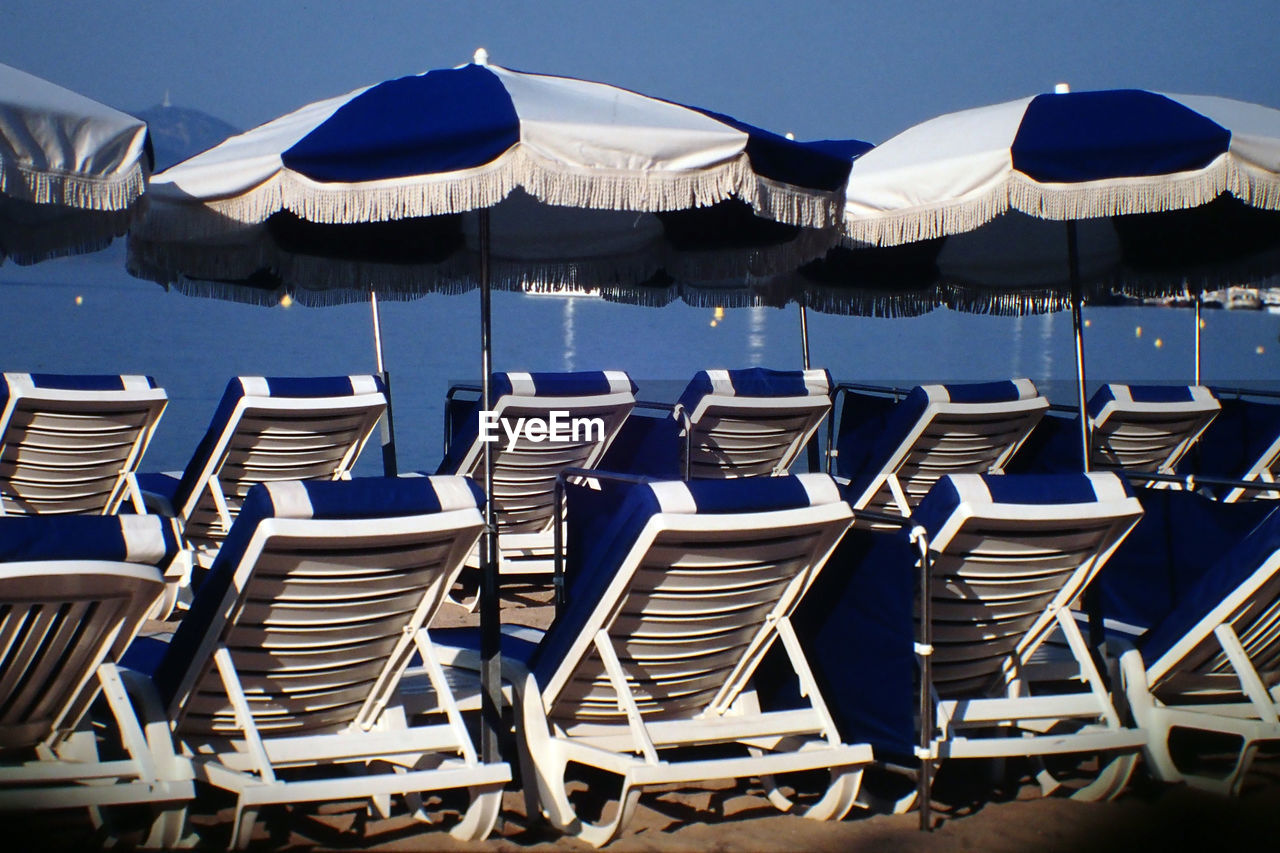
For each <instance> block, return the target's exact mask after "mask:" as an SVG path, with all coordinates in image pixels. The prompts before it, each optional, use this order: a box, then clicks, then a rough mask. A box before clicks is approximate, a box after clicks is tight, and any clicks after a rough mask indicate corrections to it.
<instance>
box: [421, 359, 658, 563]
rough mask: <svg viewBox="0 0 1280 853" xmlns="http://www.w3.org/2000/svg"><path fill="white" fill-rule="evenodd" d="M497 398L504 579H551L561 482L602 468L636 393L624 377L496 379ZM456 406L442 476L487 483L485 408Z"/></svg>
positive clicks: (496, 493) (496, 466)
mask: <svg viewBox="0 0 1280 853" xmlns="http://www.w3.org/2000/svg"><path fill="white" fill-rule="evenodd" d="M490 393H491V396H490V399H491V405H492V407H493V408H492V410H491V416H492V418H493V421H494V425H493V427H492V429H491V431H490V433H489V434H490V435H491V436H492V437H493V440H492V443H491V445H490V453H491V454H492V458H493V495H491V496H490V497H491V498H492V500H493V504H494V515H495V517H496V518H497V522H498V548H499V563H498V568H499V571H500V572H501V573H503V574H550V573H551V571H552V568H553V566H552V553H553V551H554V548H555V543H554V531H553V520H552V515H553V511H552V509H553V506H552V505H553V501H554V496H555V483H556V477H557V476H558V475H559V474H560V472H561V471H563V470H565V469H566V468H593V467H595V465H596V464H597V463H598V462H599V461H600V459H601V457H602V456H603V455H604V453H605V451H606V450H607V449H608V447H609V444H610V443H611V442H612V441H613V439H614V437H615V436H617V434H618V430H619V429H620V428H621V426H622V424H623V422H624V421H625V420H626V419H627V417H628V416H629V415H630V414H631V410H632V409H633V408H634V407H635V403H636V386H635V383H633V382H632V381H631V379H630V377H628V376H627V374H625V373H623V372H622V371H618V370H606V371H581V372H576V373H495V374H493V377H492V380H491V384H490ZM450 402H451V407H452V411H450V412H446V417H447V418H449V419H450V421H449V422H450V424H451V425H452V428H450V429H449V430H448V434H449V435H448V443H447V446H446V449H445V458H444V461H443V462H441V463H440V467H439V469H438V470H437V472H436V473H438V474H461V475H464V476H468V477H471V478H473V479H474V480H476V481H477V482H479V483H483V482H484V443H485V442H484V435H483V433H482V430H481V411H480V406H481V403H480V401H479V400H475V401H471V400H467V401H462V400H460V399H458V400H454V399H453V398H452V397H451V401H450ZM553 419H554V420H553ZM530 424H539V425H540V426H539V427H537V428H536V429H535V431H534V432H532V433H530V432H528V431H526V430H525V429H524V428H525V427H527V426H528V425H530ZM538 430H541V432H539V431H538ZM517 432H518V435H516V436H515V437H514V438H512V435H513V434H515V433H517ZM556 435H558V436H559V437H555V436H556ZM478 559H479V558H478V555H476V556H473V558H472V560H471V563H470V565H472V566H478V565H479V562H478Z"/></svg>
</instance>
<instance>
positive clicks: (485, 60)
mask: <svg viewBox="0 0 1280 853" xmlns="http://www.w3.org/2000/svg"><path fill="white" fill-rule="evenodd" d="M471 61H472V62H474V63H475V64H476V65H488V64H489V51H487V50H485V49H484V48H483V47H477V48H476V52H475V55H474V56H472V57H471Z"/></svg>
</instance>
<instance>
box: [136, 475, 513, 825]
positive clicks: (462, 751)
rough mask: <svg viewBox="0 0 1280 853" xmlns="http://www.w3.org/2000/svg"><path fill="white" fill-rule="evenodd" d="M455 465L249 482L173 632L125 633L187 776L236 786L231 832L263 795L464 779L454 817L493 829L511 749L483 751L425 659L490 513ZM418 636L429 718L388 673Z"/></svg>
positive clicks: (396, 788)
mask: <svg viewBox="0 0 1280 853" xmlns="http://www.w3.org/2000/svg"><path fill="white" fill-rule="evenodd" d="M482 500H483V498H482V496H481V495H480V493H479V489H478V488H477V487H476V486H475V485H474V484H473V483H471V482H470V481H469V480H466V479H465V478H462V477H419V478H404V479H383V478H369V479H354V480H348V481H342V482H320V481H313V482H284V483H280V482H277V483H266V484H261V485H258V486H255V487H254V489H253V490H251V492H250V493H249V495H248V497H247V498H246V499H245V502H244V505H243V506H242V507H241V511H240V515H239V517H238V518H237V519H236V522H235V524H234V525H233V526H232V529H231V533H230V534H229V535H228V537H227V541H226V544H224V546H223V548H222V550H221V552H220V553H219V554H218V557H217V559H216V560H215V562H214V565H213V568H212V570H211V571H210V573H209V575H208V577H207V578H206V579H205V580H204V582H203V584H202V585H201V586H200V589H199V590H198V592H197V594H196V597H195V599H194V601H193V602H192V605H191V609H190V611H189V612H188V613H187V615H186V617H185V618H184V619H183V621H182V623H181V624H180V625H179V627H178V630H177V632H176V633H175V634H174V636H173V639H172V641H171V642H170V643H169V644H168V645H167V646H162V647H157V646H156V644H155V643H150V644H144V643H142V642H139V643H137V644H135V647H136V648H135V649H131V650H130V652H131V653H130V658H129V662H130V663H131V664H136V666H138V667H139V668H141V669H145V670H147V671H149V672H150V673H151V675H152V680H153V683H154V685H155V687H156V688H157V690H158V694H159V700H160V702H161V703H162V705H163V707H164V709H165V710H166V712H167V716H168V718H169V720H171V722H172V725H173V730H174V735H175V737H176V738H177V739H178V740H179V742H180V744H181V747H182V749H183V751H184V754H186V755H188V756H190V757H191V758H192V760H193V762H194V765H195V772H196V778H198V779H199V780H201V781H203V782H206V783H208V784H210V785H214V786H217V787H219V788H224V789H226V790H229V791H232V792H234V793H235V795H236V797H237V804H236V813H235V827H234V833H233V836H232V838H233V843H234V844H235V845H236V846H237V847H243V846H244V845H245V844H247V843H248V841H249V839H250V837H251V833H252V829H253V824H254V821H255V815H256V813H257V811H258V809H259V808H260V807H261V806H263V805H268V804H273V803H299V802H327V801H333V800H343V799H357V800H358V799H365V798H371V799H372V801H373V804H374V805H375V807H377V808H378V809H380V810H381V811H383V812H386V811H387V810H388V809H389V806H390V803H389V799H390V796H391V795H392V794H401V795H404V796H405V797H406V801H407V804H408V806H409V809H410V811H415V810H418V809H420V807H421V805H420V802H419V801H418V797H417V795H418V793H419V792H424V791H439V790H446V789H463V790H469V791H470V794H471V802H470V804H469V805H468V806H467V807H466V808H465V809H464V810H463V814H462V817H461V820H460V821H459V822H458V824H457V825H456V826H455V827H454V829H453V830H452V832H453V834H454V835H455V836H456V837H459V838H466V839H478V838H483V837H484V836H485V835H487V834H488V833H489V831H490V829H491V828H492V827H493V823H494V821H495V820H496V818H497V814H498V809H499V806H500V802H501V793H502V787H503V785H504V783H506V782H507V781H508V780H509V779H510V778H511V774H510V768H509V767H508V766H507V765H505V764H483V763H481V762H480V761H479V760H478V758H477V756H476V751H475V749H474V748H473V746H472V742H471V738H470V736H469V735H468V733H467V730H466V727H465V726H464V725H463V722H462V719H461V717H460V716H459V714H458V712H457V708H456V706H455V704H454V702H453V700H452V696H451V694H450V692H449V685H448V683H447V682H446V680H445V678H444V675H443V671H442V669H441V667H440V666H439V665H438V664H437V663H436V656H435V654H434V652H433V650H432V647H431V642H430V639H429V638H428V636H427V633H426V631H425V627H424V626H425V625H426V624H427V623H428V622H429V621H430V620H431V618H432V616H433V615H434V614H435V612H436V610H437V609H438V608H439V606H440V604H441V602H442V601H443V600H444V597H445V594H446V592H447V591H448V589H449V587H450V585H451V584H452V583H453V580H454V578H455V577H456V575H457V574H458V572H459V570H460V569H461V567H462V563H463V560H464V558H465V557H466V555H467V554H468V553H469V552H470V550H471V549H472V547H473V546H474V545H475V543H476V540H477V538H478V537H479V535H480V531H481V528H482V527H483V524H484V521H483V519H482V517H481V515H480V511H479V509H478V506H479V505H480V503H481V501H482ZM415 649H416V650H417V651H418V652H419V653H420V654H421V655H422V657H423V658H424V659H425V660H426V661H427V662H428V667H427V668H428V672H429V674H430V677H431V681H432V686H433V687H434V689H435V695H436V696H437V697H438V698H439V704H438V705H437V706H436V708H435V709H434V710H435V711H436V719H435V720H434V721H432V722H430V723H426V724H421V725H418V724H413V725H410V724H409V723H408V722H407V721H406V719H405V715H404V713H403V711H402V708H401V706H400V704H399V702H398V700H397V697H396V686H397V683H398V682H399V680H400V676H401V673H402V671H403V670H404V668H405V666H406V665H407V664H408V663H409V658H410V655H411V654H412V653H413V652H414V651H415Z"/></svg>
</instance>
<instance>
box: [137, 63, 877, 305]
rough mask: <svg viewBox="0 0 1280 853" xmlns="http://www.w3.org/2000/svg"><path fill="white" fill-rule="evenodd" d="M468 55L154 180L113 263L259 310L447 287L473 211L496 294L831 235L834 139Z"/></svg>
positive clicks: (709, 263) (739, 261)
mask: <svg viewBox="0 0 1280 853" xmlns="http://www.w3.org/2000/svg"><path fill="white" fill-rule="evenodd" d="M477 60H478V61H477V62H476V63H473V64H470V65H465V66H462V67H459V68H453V69H447V70H439V71H431V72H427V73H425V74H420V75H416V76H411V77H403V78H400V79H396V80H389V81H386V82H384V83H380V84H377V85H375V86H370V87H367V88H363V89H358V90H356V91H354V92H350V93H348V94H346V95H342V96H340V97H337V98H331V99H328V100H325V101H319V102H317V103H314V104H310V105H308V106H305V107H303V108H301V109H299V110H297V111H295V112H293V113H290V114H289V115H286V116H283V117H281V118H279V119H277V120H275V121H273V122H270V123H268V124H265V125H262V126H261V127H258V128H255V129H253V130H250V131H248V132H246V133H244V134H241V135H239V136H236V137H232V138H231V139H228V140H227V141H225V142H224V143H222V144H221V145H218V146H216V147H215V148H213V149H210V150H209V151H207V152H205V153H203V154H201V155H197V156H196V157H193V158H191V159H190V160H187V161H185V162H184V163H181V164H179V165H177V166H175V167H173V168H172V169H169V170H167V171H166V172H164V173H162V174H161V175H158V176H157V177H156V180H155V181H154V182H153V196H152V200H151V202H152V208H153V209H152V211H151V214H150V215H148V217H147V218H146V220H145V221H144V222H143V223H142V224H141V226H140V228H138V229H136V230H135V233H134V234H133V235H132V236H131V240H130V254H131V260H130V264H131V269H132V270H133V271H134V272H135V273H136V274H138V275H140V276H142V277H146V278H151V279H154V280H158V281H161V282H163V283H166V284H178V285H179V286H182V287H185V288H187V289H192V290H195V291H197V292H203V293H214V294H215V295H221V296H228V297H231V298H249V299H256V300H257V301H271V299H272V298H273V297H276V296H278V293H279V291H282V290H283V291H286V292H289V293H290V294H291V295H292V296H293V297H294V298H295V300H299V301H303V302H311V303H316V302H323V301H342V300H346V299H351V298H357V297H359V295H360V294H361V293H367V292H368V291H369V289H370V288H372V289H374V290H375V291H376V292H378V293H379V294H380V295H381V294H383V293H386V294H388V295H392V294H400V295H404V294H406V293H408V294H413V293H421V292H427V291H431V290H457V289H465V288H466V287H469V286H472V285H473V284H474V283H475V282H476V281H477V280H478V278H479V265H480V261H479V256H480V241H481V238H480V230H481V229H480V225H479V221H478V220H479V217H478V216H477V215H476V212H477V211H480V210H486V211H489V214H488V215H489V223H488V227H489V230H490V233H491V248H490V250H489V252H488V257H487V262H488V263H489V264H490V274H491V277H492V279H493V280H494V282H495V283H496V284H499V285H504V284H505V285H508V286H523V287H548V286H550V287H554V286H556V285H557V284H559V283H565V284H570V285H576V286H582V285H583V284H587V283H590V284H593V285H598V284H624V285H626V284H633V283H639V282H647V281H650V280H651V279H653V278H654V277H655V276H658V275H666V276H670V277H672V278H701V279H708V278H728V277H733V276H742V275H745V274H748V273H753V274H767V273H769V272H774V271H778V270H780V269H782V268H784V266H787V265H789V266H792V267H794V266H796V265H798V264H799V263H801V262H803V261H804V260H807V259H810V258H813V257H816V256H818V255H820V254H821V253H822V252H823V251H825V250H826V248H828V247H829V246H830V245H831V243H833V242H834V241H835V236H836V234H835V228H836V227H837V226H838V224H839V221H840V213H841V205H842V200H843V199H842V191H843V185H844V182H845V180H846V178H847V176H848V169H849V162H850V160H849V149H848V147H847V146H842V145H840V144H832V145H831V146H824V145H821V144H802V143H797V142H794V141H792V140H788V139H786V138H784V137H782V136H778V135H776V134H772V133H769V132H767V131H763V130H761V129H759V128H755V127H752V126H750V125H747V124H744V123H742V122H738V121H736V120H734V119H732V118H729V117H727V116H723V115H719V114H715V113H711V112H708V111H705V110H699V109H693V108H689V107H684V106H680V105H678V104H674V103H672V102H669V101H663V100H659V99H655V98H650V97H646V96H643V95H639V94H636V93H634V92H630V91H627V90H624V89H619V88H616V87H613V86H608V85H605V84H601V83H594V82H589V81H584V80H576V79H570V78H565V77H553V76H546V75H538V74H527V73H523V72H518V71H511V70H508V69H505V68H500V67H498V66H496V65H489V64H487V57H485V56H483V55H480V54H478V55H477ZM863 147H864V148H865V147H868V146H865V145H863ZM586 211H589V213H587V212H586ZM690 211H693V212H692V213H690ZM349 225H359V226H360V229H358V230H353V229H349V228H343V229H338V228H334V227H330V226H349ZM194 280H201V281H202V282H203V284H199V285H192V284H190V282H193V281H194ZM210 282H213V283H214V284H210ZM246 284H248V285H249V286H250V290H248V291H246V290H245V289H244V287H245V285H246ZM304 291H310V292H304ZM255 292H256V295H255Z"/></svg>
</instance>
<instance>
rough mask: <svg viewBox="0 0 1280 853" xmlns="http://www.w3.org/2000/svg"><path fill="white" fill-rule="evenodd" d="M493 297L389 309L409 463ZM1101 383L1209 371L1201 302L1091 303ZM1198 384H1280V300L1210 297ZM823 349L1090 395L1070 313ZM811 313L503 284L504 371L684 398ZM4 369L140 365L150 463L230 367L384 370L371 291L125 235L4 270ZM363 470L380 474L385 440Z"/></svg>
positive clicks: (156, 466) (870, 338)
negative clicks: (306, 294)
mask: <svg viewBox="0 0 1280 853" xmlns="http://www.w3.org/2000/svg"><path fill="white" fill-rule="evenodd" d="M479 302H480V300H479V294H478V293H476V292H472V293H469V294H462V295H443V294H433V295H428V296H425V297H422V298H420V299H416V300H413V301H408V302H384V303H382V305H381V318H382V336H383V348H384V353H385V359H386V367H387V369H388V370H389V371H390V373H391V378H392V391H393V406H394V423H395V438H396V445H397V454H398V458H399V468H400V470H401V471H411V470H428V471H434V470H435V467H436V465H437V464H438V463H439V461H440V458H441V455H442V435H443V404H444V397H445V393H446V391H447V389H448V386H449V384H450V383H451V382H453V381H467V382H475V381H477V380H478V379H479V375H480V324H479V313H480V312H479ZM1084 317H1085V321H1086V324H1087V327H1086V329H1085V354H1086V365H1087V373H1088V385H1089V387H1090V389H1092V388H1093V387H1095V386H1096V385H1097V384H1098V383H1100V382H1104V381H1124V382H1185V383H1190V382H1191V381H1192V379H1193V377H1194V369H1195V362H1194V322H1195V320H1194V313H1193V312H1192V311H1191V310H1188V309H1173V308H1155V307H1137V306H1135V307H1108V308H1087V309H1085V312H1084ZM1202 318H1203V330H1202V344H1201V346H1202V355H1201V376H1202V381H1204V382H1206V383H1212V384H1217V385H1226V386H1251V387H1269V388H1273V389H1280V339H1278V335H1280V315H1275V314H1268V313H1266V312H1264V311H1205V312H1203V313H1202ZM808 327H809V341H810V357H811V362H812V364H813V366H815V367H826V368H827V369H828V370H830V371H831V373H832V375H833V376H834V377H835V378H836V379H837V380H844V381H855V382H863V383H873V384H885V385H894V386H909V385H912V384H916V383H919V382H925V381H979V380H991V379H1007V378H1010V377H1014V376H1027V377H1030V378H1031V379H1033V380H1034V381H1035V382H1036V383H1037V385H1039V386H1040V387H1041V388H1042V390H1044V391H1045V392H1046V393H1048V394H1049V396H1050V397H1051V398H1052V399H1053V400H1054V401H1055V402H1060V403H1064V404H1071V403H1073V402H1074V399H1075V350H1074V340H1073V336H1072V325H1071V315H1070V313H1069V312H1060V313H1055V314H1043V315H1033V316H1025V317H998V316H986V315H975V314H965V313H958V312H954V311H949V310H937V311H933V312H931V313H929V314H926V315H924V316H921V317H911V318H891V319H889V318H870V317H843V316H833V315H824V314H818V313H815V312H812V311H811V312H809V321H808ZM802 357H803V356H802V346H801V335H800V319H799V309H798V308H797V307H796V306H794V305H792V306H790V307H787V308H781V309H778V308H740V309H732V308H730V309H715V308H694V307H691V306H689V305H686V304H684V303H680V302H677V303H675V304H672V305H668V306H666V307H662V308H649V307H643V306H635V305H621V304H615V303H610V302H607V301H604V300H602V299H599V298H590V297H571V298H570V297H549V296H528V295H524V294H510V293H498V294H495V295H494V297H493V367H494V369H495V370H512V371H514V370H519V371H544V370H546V371H560V370H603V369H615V370H625V371H627V372H628V373H629V374H630V375H631V376H632V377H633V379H635V380H636V382H637V383H638V384H639V385H640V392H641V397H642V398H646V399H657V400H660V401H672V400H674V399H675V398H676V397H677V396H678V395H679V393H680V390H681V389H682V388H683V386H684V384H685V383H686V382H687V381H688V380H689V378H690V377H691V376H692V375H693V373H694V372H695V371H697V370H700V369H703V368H715V367H722V368H738V367H755V366H763V367H772V368H777V369H794V368H798V367H800V366H801V365H802ZM0 369H2V370H4V371H16V372H53V373H143V374H149V375H151V376H154V377H155V378H156V379H157V380H158V381H159V383H160V384H161V385H162V386H163V387H164V388H165V389H166V390H167V392H168V395H169V401H170V402H169V408H168V410H167V411H166V412H165V415H164V418H163V419H162V421H161V423H160V426H159V429H158V430H157V433H156V436H155V439H154V440H153V442H152V444H151V447H150V449H149V450H148V451H147V456H146V458H145V460H144V462H143V469H144V470H178V469H181V468H182V467H183V465H185V463H186V461H187V459H188V458H189V457H190V455H191V452H192V450H193V449H194V448H195V446H196V444H197V443H198V441H199V439H200V437H201V435H202V434H203V432H204V429H205V427H206V426H207V425H208V423H209V419H210V417H211V416H212V414H213V411H214V408H215V407H216V405H217V402H218V400H219V398H220V397H221V395H222V392H223V389H224V388H225V387H226V384H227V380H228V379H230V378H231V377H233V376H237V375H265V376H320V375H337V374H350V373H372V372H374V370H375V361H374V349H373V331H372V313H371V311H370V307H369V305H368V304H367V303H365V304H353V305H342V306H332V307H326V308H305V307H301V306H297V305H294V306H291V307H287V308H286V307H282V306H275V307H271V308H263V307H257V306H250V305H241V304H236V303H232V302H225V301H220V300H215V299H202V298H194V297H187V296H183V295H181V294H178V293H176V292H169V291H166V290H165V289H164V288H162V287H160V286H158V285H155V284H151V283H149V282H144V281H140V280H137V279H134V278H132V277H130V276H129V275H128V274H127V273H126V272H125V271H124V255H123V247H122V246H120V245H119V244H117V245H114V246H112V247H111V248H109V249H108V250H106V251H104V252H99V253H97V254H95V255H88V256H83V257H79V258H66V259H60V260H55V261H49V262H46V263H43V264H39V265H37V266H33V267H19V266H15V265H13V264H6V265H4V266H3V267H0ZM356 470H357V473H360V474H376V473H378V472H379V471H380V470H381V462H380V455H379V453H378V451H377V448H376V441H375V442H374V443H371V446H370V447H369V448H367V449H366V451H365V453H364V455H363V457H362V458H361V461H360V464H359V465H358V466H357V469H356Z"/></svg>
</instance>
